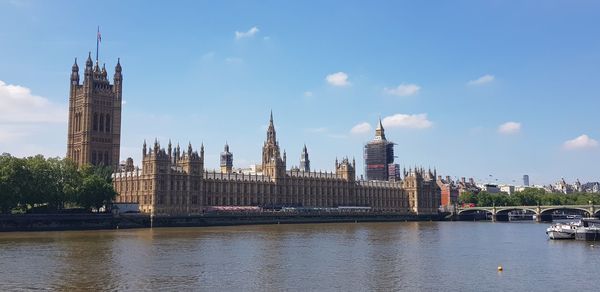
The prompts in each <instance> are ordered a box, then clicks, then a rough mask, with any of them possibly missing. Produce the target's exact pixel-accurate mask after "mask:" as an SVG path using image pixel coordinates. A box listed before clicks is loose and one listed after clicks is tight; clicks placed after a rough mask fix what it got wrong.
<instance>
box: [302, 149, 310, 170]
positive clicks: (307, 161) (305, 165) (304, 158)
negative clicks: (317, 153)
mask: <svg viewBox="0 0 600 292" xmlns="http://www.w3.org/2000/svg"><path fill="white" fill-rule="evenodd" d="M300 171H305V172H309V171H310V159H308V150H307V149H306V144H304V148H302V154H300Z"/></svg>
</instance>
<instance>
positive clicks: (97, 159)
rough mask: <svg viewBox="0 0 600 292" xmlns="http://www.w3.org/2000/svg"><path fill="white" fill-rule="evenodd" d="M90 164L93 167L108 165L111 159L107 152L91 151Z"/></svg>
mask: <svg viewBox="0 0 600 292" xmlns="http://www.w3.org/2000/svg"><path fill="white" fill-rule="evenodd" d="M92 164H93V165H110V164H111V158H110V155H108V151H96V150H93V151H92Z"/></svg>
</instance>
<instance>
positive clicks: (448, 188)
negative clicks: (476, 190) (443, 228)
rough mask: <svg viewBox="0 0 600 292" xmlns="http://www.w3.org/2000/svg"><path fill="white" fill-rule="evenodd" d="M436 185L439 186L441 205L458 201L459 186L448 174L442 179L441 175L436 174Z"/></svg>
mask: <svg viewBox="0 0 600 292" xmlns="http://www.w3.org/2000/svg"><path fill="white" fill-rule="evenodd" d="M437 185H438V187H439V188H440V190H441V191H440V195H441V204H442V207H448V206H452V205H454V204H456V203H458V194H459V188H458V185H456V184H455V183H454V181H452V180H451V179H450V176H446V179H445V180H444V179H442V176H441V175H440V176H438V178H437Z"/></svg>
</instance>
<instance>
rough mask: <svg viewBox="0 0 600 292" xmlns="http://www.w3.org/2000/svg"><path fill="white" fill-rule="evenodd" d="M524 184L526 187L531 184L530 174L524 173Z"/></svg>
mask: <svg viewBox="0 0 600 292" xmlns="http://www.w3.org/2000/svg"><path fill="white" fill-rule="evenodd" d="M523 186H525V187H528V186H529V175H527V174H525V175H523Z"/></svg>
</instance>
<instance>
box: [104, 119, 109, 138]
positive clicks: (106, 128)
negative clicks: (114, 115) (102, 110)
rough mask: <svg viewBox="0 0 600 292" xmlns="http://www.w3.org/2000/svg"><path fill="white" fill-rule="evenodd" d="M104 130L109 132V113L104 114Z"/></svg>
mask: <svg viewBox="0 0 600 292" xmlns="http://www.w3.org/2000/svg"><path fill="white" fill-rule="evenodd" d="M104 126H105V132H106V133H110V115H109V114H106V123H104Z"/></svg>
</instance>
